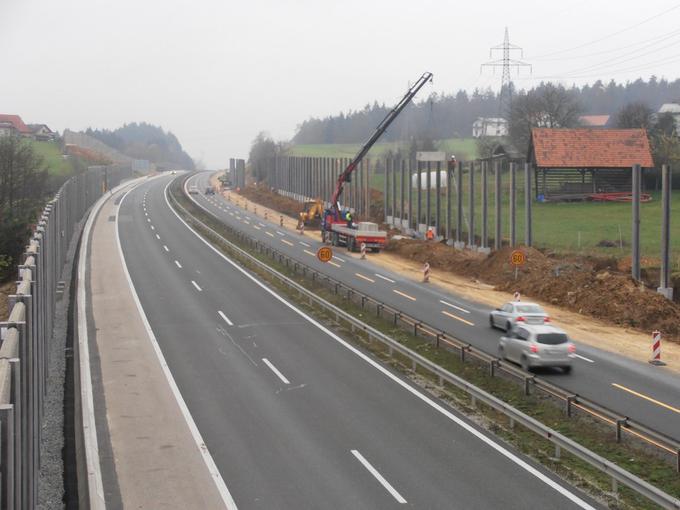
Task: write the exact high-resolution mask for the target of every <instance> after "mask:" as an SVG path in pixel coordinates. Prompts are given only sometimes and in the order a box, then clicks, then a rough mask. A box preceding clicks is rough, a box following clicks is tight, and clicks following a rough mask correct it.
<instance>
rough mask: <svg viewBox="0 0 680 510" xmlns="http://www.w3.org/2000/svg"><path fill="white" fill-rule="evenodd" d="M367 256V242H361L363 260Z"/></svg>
mask: <svg viewBox="0 0 680 510" xmlns="http://www.w3.org/2000/svg"><path fill="white" fill-rule="evenodd" d="M365 258H366V243H361V260H364V259H365Z"/></svg>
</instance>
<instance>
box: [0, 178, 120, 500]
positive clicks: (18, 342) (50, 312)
mask: <svg viewBox="0 0 680 510" xmlns="http://www.w3.org/2000/svg"><path fill="white" fill-rule="evenodd" d="M131 176H132V170H131V169H130V167H129V166H97V167H90V168H88V170H87V171H86V172H84V173H82V174H79V175H76V176H74V177H72V178H70V179H69V180H68V181H66V183H65V184H64V185H63V186H62V187H61V188H60V189H59V191H58V192H57V194H56V195H55V197H54V198H53V199H52V200H50V201H49V202H48V203H47V205H46V206H45V208H44V209H43V211H42V214H41V215H40V219H39V221H38V223H37V226H36V228H35V231H34V232H33V234H32V236H31V239H30V241H29V243H28V246H27V248H26V252H25V256H24V261H23V264H21V265H20V266H19V278H18V282H17V290H16V293H15V294H14V295H12V296H10V298H9V304H10V313H9V317H8V319H7V320H6V321H3V322H0V326H1V327H2V335H1V339H2V344H0V506H1V507H2V508H3V509H20V508H21V509H23V508H28V509H31V508H34V507H35V506H36V504H37V493H38V487H37V481H38V472H39V469H40V462H41V458H40V441H41V437H42V427H41V424H42V422H43V415H44V410H45V408H44V399H45V396H46V394H47V376H48V371H49V366H50V348H49V346H50V339H51V337H52V326H53V322H54V316H55V309H56V303H57V299H58V293H59V292H58V291H59V289H60V288H61V286H62V285H63V283H62V282H60V281H59V277H60V275H61V271H62V268H63V267H64V264H65V262H66V258H67V252H68V248H69V245H70V243H71V241H72V239H73V237H74V235H75V234H76V233H77V230H78V228H77V227H78V224H79V223H80V221H81V220H82V219H83V217H84V216H85V215H86V213H87V211H88V210H89V209H90V207H91V206H92V204H93V203H94V202H95V201H96V200H97V199H98V198H99V197H100V196H102V194H103V193H104V192H105V191H106V190H108V189H109V188H110V187H113V186H115V185H116V184H118V183H119V182H120V181H122V180H123V179H127V178H129V177H131Z"/></svg>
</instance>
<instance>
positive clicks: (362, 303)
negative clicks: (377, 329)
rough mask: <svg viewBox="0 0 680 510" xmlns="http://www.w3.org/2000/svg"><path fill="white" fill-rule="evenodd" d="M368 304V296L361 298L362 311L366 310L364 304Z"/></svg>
mask: <svg viewBox="0 0 680 510" xmlns="http://www.w3.org/2000/svg"><path fill="white" fill-rule="evenodd" d="M365 303H366V296H361V309H362V310H363V309H364V304H365Z"/></svg>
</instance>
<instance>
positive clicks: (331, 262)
mask: <svg viewBox="0 0 680 510" xmlns="http://www.w3.org/2000/svg"><path fill="white" fill-rule="evenodd" d="M328 264H330V265H331V266H335V267H340V264H336V263H335V262H333V261H332V260H329V261H328Z"/></svg>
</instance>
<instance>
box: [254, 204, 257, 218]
mask: <svg viewBox="0 0 680 510" xmlns="http://www.w3.org/2000/svg"><path fill="white" fill-rule="evenodd" d="M253 213H255V216H257V206H256V205H254V206H253Z"/></svg>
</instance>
